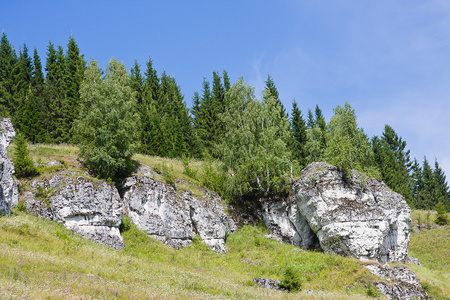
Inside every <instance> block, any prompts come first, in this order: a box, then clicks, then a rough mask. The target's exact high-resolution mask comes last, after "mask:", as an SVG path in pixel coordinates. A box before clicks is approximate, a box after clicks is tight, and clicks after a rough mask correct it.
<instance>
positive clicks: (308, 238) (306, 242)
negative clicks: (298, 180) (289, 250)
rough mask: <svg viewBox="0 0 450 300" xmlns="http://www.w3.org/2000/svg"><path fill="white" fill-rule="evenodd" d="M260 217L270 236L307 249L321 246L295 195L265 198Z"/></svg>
mask: <svg viewBox="0 0 450 300" xmlns="http://www.w3.org/2000/svg"><path fill="white" fill-rule="evenodd" d="M260 218H261V219H263V221H264V223H265V224H266V226H267V228H268V229H269V231H270V237H272V238H274V239H276V240H278V241H280V242H285V243H288V244H291V245H295V246H299V247H302V248H305V249H309V248H320V245H319V240H318V239H317V236H316V234H315V233H314V232H313V231H312V229H311V227H309V224H308V222H307V221H306V219H305V218H304V217H303V216H302V215H301V213H300V211H299V209H298V206H297V202H296V201H295V197H294V196H290V197H287V199H285V198H275V199H263V200H262V203H261V210H260Z"/></svg>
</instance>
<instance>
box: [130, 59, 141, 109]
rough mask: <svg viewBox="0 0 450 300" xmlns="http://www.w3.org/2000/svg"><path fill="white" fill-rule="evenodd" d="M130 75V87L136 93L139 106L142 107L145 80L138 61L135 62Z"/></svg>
mask: <svg viewBox="0 0 450 300" xmlns="http://www.w3.org/2000/svg"><path fill="white" fill-rule="evenodd" d="M130 74H131V75H130V86H131V88H132V89H133V90H134V91H136V101H137V104H138V105H142V98H143V93H144V91H143V89H144V78H143V77H142V74H141V68H140V67H139V64H138V62H137V60H136V59H135V60H134V65H133V66H132V67H131V71H130Z"/></svg>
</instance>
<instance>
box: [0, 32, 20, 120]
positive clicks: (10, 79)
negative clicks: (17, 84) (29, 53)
mask: <svg viewBox="0 0 450 300" xmlns="http://www.w3.org/2000/svg"><path fill="white" fill-rule="evenodd" d="M16 63H17V56H16V52H15V51H14V49H13V47H12V46H11V45H10V43H9V41H8V38H7V37H6V34H5V32H3V34H2V38H1V42H0V114H1V115H2V116H10V115H13V114H14V113H15V109H16V108H15V107H14V68H15V65H16Z"/></svg>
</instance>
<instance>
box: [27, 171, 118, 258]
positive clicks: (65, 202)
mask: <svg viewBox="0 0 450 300" xmlns="http://www.w3.org/2000/svg"><path fill="white" fill-rule="evenodd" d="M31 185H32V187H33V188H34V192H35V195H36V193H38V194H39V189H41V190H42V189H43V190H45V191H46V192H45V193H46V194H47V195H46V196H47V200H46V201H45V200H43V199H39V198H40V197H34V196H35V195H33V194H27V195H26V197H25V202H26V206H27V209H28V211H29V212H30V213H32V214H34V215H38V216H41V217H44V218H47V219H51V220H54V221H57V222H60V223H62V224H63V225H64V227H66V228H68V229H70V230H72V231H74V232H75V233H78V234H80V235H82V236H84V237H86V238H89V239H91V240H93V241H94V242H98V243H100V244H103V245H109V246H111V247H113V248H116V249H121V248H123V247H124V243H123V239H122V237H121V235H120V232H119V225H120V223H121V220H122V219H121V218H122V212H123V206H122V201H121V199H120V195H119V192H118V191H117V189H116V187H114V186H113V185H109V184H107V183H105V182H104V181H101V180H97V179H92V178H89V177H84V176H78V177H75V178H74V177H70V175H69V174H67V173H66V172H64V171H62V172H60V173H59V174H57V175H54V176H52V177H51V178H50V179H49V180H46V181H40V180H37V179H36V180H34V181H33V182H32V183H31ZM46 202H47V203H48V204H47V203H46Z"/></svg>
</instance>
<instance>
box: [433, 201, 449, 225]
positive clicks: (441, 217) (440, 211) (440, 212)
mask: <svg viewBox="0 0 450 300" xmlns="http://www.w3.org/2000/svg"><path fill="white" fill-rule="evenodd" d="M436 212H437V216H436V217H437V218H436V220H435V221H434V222H435V223H436V224H438V225H447V223H448V218H447V211H446V209H445V205H444V203H443V202H442V201H441V202H439V203H438V204H437V205H436Z"/></svg>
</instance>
